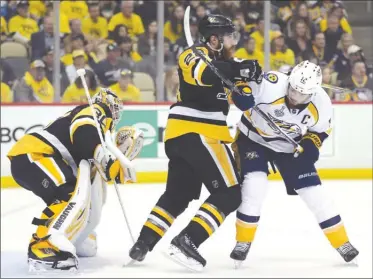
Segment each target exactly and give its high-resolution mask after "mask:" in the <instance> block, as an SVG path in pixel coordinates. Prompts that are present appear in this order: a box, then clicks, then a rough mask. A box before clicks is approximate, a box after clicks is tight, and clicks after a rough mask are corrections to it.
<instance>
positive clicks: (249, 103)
mask: <svg viewBox="0 0 373 279" xmlns="http://www.w3.org/2000/svg"><path fill="white" fill-rule="evenodd" d="M234 85H235V86H236V88H237V89H238V91H239V92H236V91H233V92H232V94H231V99H232V101H233V103H234V104H235V105H236V107H237V108H238V109H240V110H242V111H246V110H248V109H250V108H252V107H253V106H254V105H255V100H254V97H253V95H252V94H251V93H252V90H251V88H250V86H249V85H248V84H247V82H245V81H236V82H235V84H234Z"/></svg>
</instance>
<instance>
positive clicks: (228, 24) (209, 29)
mask: <svg viewBox="0 0 373 279" xmlns="http://www.w3.org/2000/svg"><path fill="white" fill-rule="evenodd" d="M198 31H199V33H200V34H201V41H202V42H203V43H206V42H208V40H209V38H210V37H211V36H213V35H215V36H218V37H219V38H220V39H221V38H222V37H223V35H224V34H231V33H234V32H235V27H234V24H233V22H232V20H230V19H229V18H227V17H225V16H223V15H213V14H210V15H206V16H204V17H203V18H202V19H201V21H200V22H199V25H198Z"/></svg>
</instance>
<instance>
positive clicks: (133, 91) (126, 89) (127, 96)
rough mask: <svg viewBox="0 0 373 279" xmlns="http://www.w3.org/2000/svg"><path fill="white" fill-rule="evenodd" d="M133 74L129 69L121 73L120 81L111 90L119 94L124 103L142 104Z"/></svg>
mask: <svg viewBox="0 0 373 279" xmlns="http://www.w3.org/2000/svg"><path fill="white" fill-rule="evenodd" d="M132 79H133V74H132V72H131V71H130V70H128V69H123V70H121V71H120V76H119V80H118V82H117V83H115V84H113V85H111V86H110V87H109V88H110V89H111V90H113V91H114V92H115V94H117V96H118V98H119V99H121V100H122V101H123V102H140V99H141V94H140V90H139V89H138V88H137V87H136V86H135V85H133V84H131V83H132Z"/></svg>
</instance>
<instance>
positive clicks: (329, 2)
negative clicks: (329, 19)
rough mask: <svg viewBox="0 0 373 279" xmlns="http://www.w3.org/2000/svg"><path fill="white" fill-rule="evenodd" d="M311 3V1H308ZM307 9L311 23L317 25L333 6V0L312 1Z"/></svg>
mask: <svg viewBox="0 0 373 279" xmlns="http://www.w3.org/2000/svg"><path fill="white" fill-rule="evenodd" d="M310 2H312V1H310ZM314 2H316V3H313V4H311V5H310V7H309V13H310V16H311V19H312V21H313V22H314V23H315V24H319V23H320V21H321V20H322V19H323V18H325V17H326V16H327V13H328V11H329V10H330V9H331V8H332V7H333V6H334V3H335V2H336V1H335V0H323V1H320V0H318V1H314Z"/></svg>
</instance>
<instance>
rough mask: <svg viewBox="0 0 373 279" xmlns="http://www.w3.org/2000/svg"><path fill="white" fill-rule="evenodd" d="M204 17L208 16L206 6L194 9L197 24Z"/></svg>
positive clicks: (201, 5)
mask: <svg viewBox="0 0 373 279" xmlns="http://www.w3.org/2000/svg"><path fill="white" fill-rule="evenodd" d="M206 15H208V10H207V8H206V6H205V5H203V4H200V5H198V6H197V8H196V15H195V16H196V18H197V20H198V22H199V21H200V20H201V19H202V18H204V17H205V16H206Z"/></svg>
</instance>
